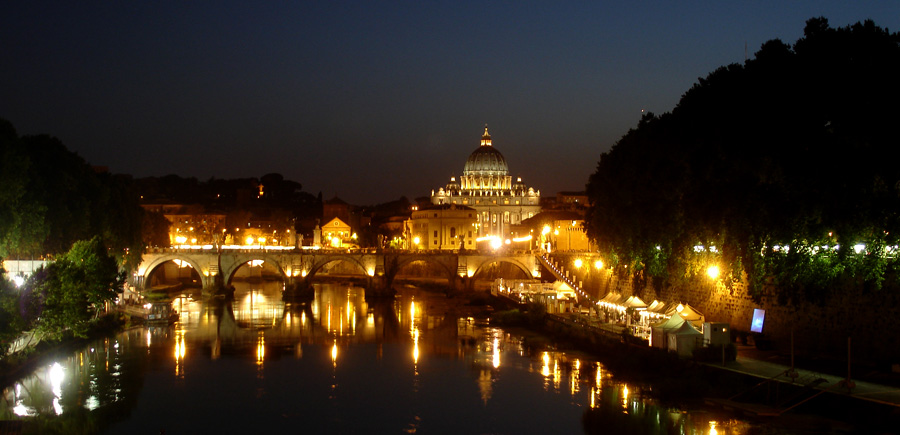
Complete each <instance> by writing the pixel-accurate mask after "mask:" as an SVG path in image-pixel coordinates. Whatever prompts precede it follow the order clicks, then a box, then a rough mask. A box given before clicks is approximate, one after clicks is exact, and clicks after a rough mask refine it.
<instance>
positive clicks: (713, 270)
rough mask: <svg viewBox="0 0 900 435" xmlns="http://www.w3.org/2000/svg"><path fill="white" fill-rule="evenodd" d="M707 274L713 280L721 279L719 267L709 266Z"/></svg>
mask: <svg viewBox="0 0 900 435" xmlns="http://www.w3.org/2000/svg"><path fill="white" fill-rule="evenodd" d="M706 274H707V275H709V277H710V278H712V279H716V278H718V277H719V266H715V265H713V266H709V268H708V269H706Z"/></svg>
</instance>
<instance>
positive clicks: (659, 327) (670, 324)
mask: <svg viewBox="0 0 900 435" xmlns="http://www.w3.org/2000/svg"><path fill="white" fill-rule="evenodd" d="M683 323H684V319H683V318H682V317H681V316H679V315H678V314H677V313H676V314H675V315H673V316H672V317H669V318H668V319H667V320H665V321H663V322H660V323H657V324H655V325H653V326H651V327H650V329H651V331H652V332H651V334H650V345H651V346H653V347H656V348H659V349H666V348H668V339H667V338H666V336H667V335H668V334H669V333H670V332H674V331H676V330H678V328H680V327H681V325H682V324H683Z"/></svg>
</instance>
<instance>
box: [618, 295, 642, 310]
mask: <svg viewBox="0 0 900 435" xmlns="http://www.w3.org/2000/svg"><path fill="white" fill-rule="evenodd" d="M622 305H623V306H624V307H625V308H634V309H636V310H643V309H646V308H647V304H645V303H644V301H642V300H641V298H639V297H637V296H630V297H629V298H628V299H626V300H625V302H623V303H622Z"/></svg>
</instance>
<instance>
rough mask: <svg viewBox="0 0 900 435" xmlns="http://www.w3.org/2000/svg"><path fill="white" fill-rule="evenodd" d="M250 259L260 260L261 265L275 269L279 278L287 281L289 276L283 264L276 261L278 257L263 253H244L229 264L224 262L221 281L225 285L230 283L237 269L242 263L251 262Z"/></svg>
mask: <svg viewBox="0 0 900 435" xmlns="http://www.w3.org/2000/svg"><path fill="white" fill-rule="evenodd" d="M252 261H262V263H261V265H263V264H268V265H269V266H271V267H272V268H273V269H275V271H276V272H277V273H278V276H279V277H280V278H281V280H282V281H284V282H285V283H287V282H288V279H289V277H288V274H287V271H286V270H285V268H284V266H282V264H281V262H280V261H278V259H277V258H276V257H274V256H271V255H264V254H259V255H255V254H245V255H240V256H235V257H234V261H233V262H231V263H230V264H228V265H227V266H226V265H225V264H223V265H222V268H223V273H224V274H223V275H222V277H223V278H224V280H223V282H224V283H225V285H229V284H231V281H232V280H233V279H234V276H235V274H237V272H238V270H240V268H241V267H243V266H244V265H247V264H248V263H251V262H252ZM223 263H224V262H223Z"/></svg>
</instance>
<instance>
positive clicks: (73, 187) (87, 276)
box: [0, 119, 146, 354]
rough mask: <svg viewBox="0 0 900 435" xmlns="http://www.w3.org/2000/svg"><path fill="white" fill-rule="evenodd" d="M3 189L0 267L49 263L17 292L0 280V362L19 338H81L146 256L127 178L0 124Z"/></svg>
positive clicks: (45, 139) (134, 198)
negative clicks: (127, 272) (12, 262)
mask: <svg viewBox="0 0 900 435" xmlns="http://www.w3.org/2000/svg"><path fill="white" fill-rule="evenodd" d="M0 186H3V188H2V189H0V258H3V259H7V260H16V259H18V260H32V259H52V260H54V262H53V263H52V264H50V265H49V266H48V267H45V268H43V269H41V270H39V271H38V272H36V273H35V274H33V275H32V276H31V277H29V279H28V280H27V281H25V282H24V283H19V285H18V286H17V285H16V284H14V283H13V282H12V281H11V280H10V279H9V278H11V277H8V276H6V275H5V273H4V274H3V276H2V279H0V354H4V353H5V351H6V350H7V349H8V348H9V346H10V345H11V344H12V342H13V341H14V340H15V339H16V338H17V337H19V336H20V335H21V334H22V333H23V332H25V331H32V332H33V333H34V334H33V335H32V337H36V341H39V340H40V339H42V338H43V339H47V338H50V339H58V338H61V337H62V336H64V335H66V334H74V335H78V336H83V335H85V334H86V332H87V330H88V328H89V325H90V324H91V322H92V321H93V320H96V319H97V317H98V315H99V314H100V312H101V309H102V308H103V306H104V304H105V303H106V302H107V301H110V300H113V299H115V297H116V295H117V294H118V292H119V291H120V290H121V286H122V284H123V283H124V278H125V275H124V272H121V271H123V270H130V269H131V268H134V267H136V266H137V265H138V264H139V263H140V260H141V255H142V254H143V252H144V246H145V243H144V242H143V239H144V234H143V229H144V225H143V222H144V219H145V218H146V215H145V213H144V211H143V209H142V208H141V207H140V205H139V204H138V196H137V195H136V194H135V193H134V190H133V188H132V185H131V179H130V177H127V176H122V175H112V174H109V173H107V172H105V171H102V170H95V168H93V167H91V166H90V165H89V164H88V163H87V162H85V161H84V159H82V158H81V157H80V156H78V155H77V154H75V153H73V152H71V151H69V150H68V149H66V147H65V146H64V145H63V144H62V143H61V142H60V141H59V140H58V139H56V138H54V137H51V136H47V135H37V136H19V135H18V134H17V132H16V130H15V128H14V127H13V125H12V123H10V122H9V121H7V120H3V119H0ZM0 272H3V271H2V270H0Z"/></svg>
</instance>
